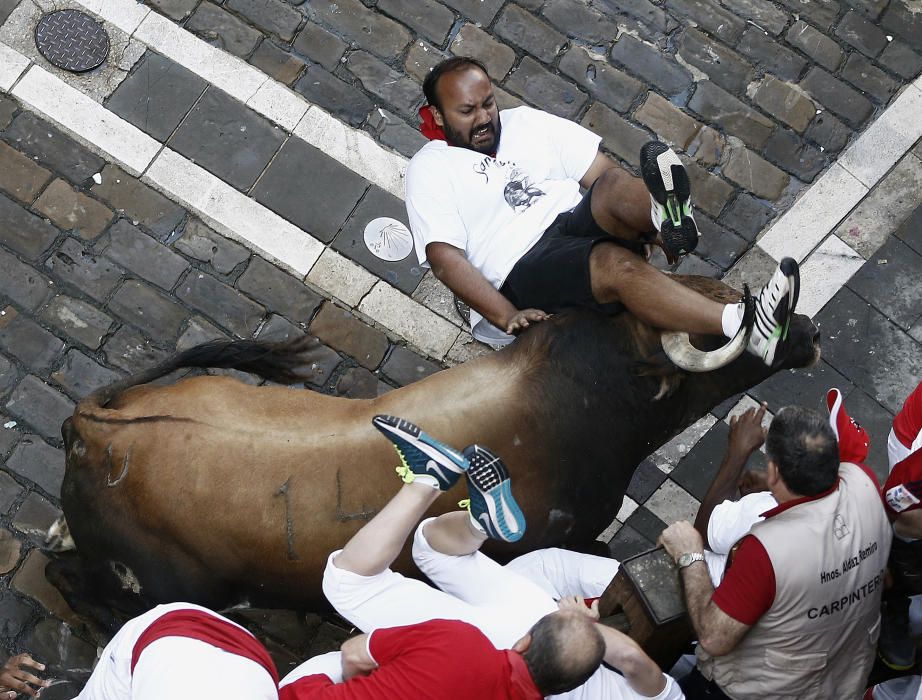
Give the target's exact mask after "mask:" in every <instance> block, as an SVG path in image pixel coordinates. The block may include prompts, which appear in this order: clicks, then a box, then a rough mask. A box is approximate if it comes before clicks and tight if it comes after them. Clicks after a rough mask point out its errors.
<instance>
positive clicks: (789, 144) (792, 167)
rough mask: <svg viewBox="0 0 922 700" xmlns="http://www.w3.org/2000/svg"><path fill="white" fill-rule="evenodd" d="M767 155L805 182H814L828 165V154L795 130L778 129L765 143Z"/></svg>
mask: <svg viewBox="0 0 922 700" xmlns="http://www.w3.org/2000/svg"><path fill="white" fill-rule="evenodd" d="M764 153H765V157H766V158H768V160H770V161H771V162H773V163H775V164H776V165H778V166H779V167H781V168H783V169H784V170H787V171H788V172H789V173H791V174H792V175H794V176H796V177H797V178H798V179H800V180H802V181H803V182H813V180H814V178H816V176H817V175H818V174H819V172H820V171H821V170H822V169H823V168H825V167H826V161H827V158H826V155H825V154H824V153H823V152H822V151H820V150H819V149H818V148H814V147H813V146H811V145H809V144H807V143H804V141H803V139H802V138H801V137H800V136H798V135H797V134H795V133H794V132H793V131H789V130H787V129H776V130H775V133H774V134H772V135H771V138H769V139H768V141H767V142H766V143H765V150H764Z"/></svg>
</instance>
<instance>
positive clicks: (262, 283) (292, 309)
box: [237, 256, 323, 324]
mask: <svg viewBox="0 0 922 700" xmlns="http://www.w3.org/2000/svg"><path fill="white" fill-rule="evenodd" d="M237 288H238V289H239V290H240V291H242V292H244V293H246V294H247V295H249V296H250V297H252V298H253V299H255V300H256V301H258V302H260V303H261V304H263V305H264V306H265V307H266V308H268V309H272V310H273V311H275V312H276V313H279V314H281V315H282V316H285V317H286V318H287V319H288V320H289V321H292V322H293V323H298V324H307V323H309V322H310V320H311V318H313V316H314V312H315V311H316V310H317V309H318V308H319V307H320V304H321V302H322V301H323V298H322V297H321V296H320V295H319V294H316V293H315V292H314V291H312V290H311V289H309V288H308V287H306V286H305V285H304V283H303V282H301V281H300V280H299V279H297V278H295V277H293V276H291V275H289V274H288V273H286V272H283V271H282V270H280V269H278V268H277V267H276V266H275V265H272V264H271V263H268V262H266V261H265V260H263V259H262V258H260V257H256V256H254V257H253V259H252V260H251V261H250V264H249V265H248V266H247V269H246V271H245V272H244V273H243V274H242V275H241V276H240V279H239V280H238V281H237Z"/></svg>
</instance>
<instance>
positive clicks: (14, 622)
mask: <svg viewBox="0 0 922 700" xmlns="http://www.w3.org/2000/svg"><path fill="white" fill-rule="evenodd" d="M34 615H35V613H34V612H33V610H32V606H31V605H29V604H28V603H27V602H26V601H24V600H23V599H22V598H20V597H19V596H16V595H13V594H12V593H10V592H8V591H4V592H3V594H2V595H0V636H2V637H4V638H6V639H13V638H15V637H18V636H19V634H20V633H21V632H22V630H23V629H24V628H25V627H26V625H28V624H29V622H31V620H32V617H33V616H34ZM45 692H47V691H45ZM44 694H45V693H44V692H43V693H42V695H44Z"/></svg>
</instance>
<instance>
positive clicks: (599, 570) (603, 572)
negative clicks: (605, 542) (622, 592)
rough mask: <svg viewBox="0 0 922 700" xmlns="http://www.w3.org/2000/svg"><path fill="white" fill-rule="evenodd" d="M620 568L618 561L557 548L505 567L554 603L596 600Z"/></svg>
mask: <svg viewBox="0 0 922 700" xmlns="http://www.w3.org/2000/svg"><path fill="white" fill-rule="evenodd" d="M620 566H621V562H619V561H618V560H617V559H610V558H608V557H597V556H595V555H593V554H582V553H581V552H571V551H570V550H569V549H559V548H557V547H548V548H547V549H539V550H536V551H534V552H529V553H528V554H523V555H522V556H520V557H516V558H515V559H513V560H512V561H511V562H509V563H508V564H506V568H507V569H509V570H510V571H515V572H516V573H517V574H519V575H521V576H524V577H525V578H527V579H528V580H529V581H531V582H532V583H534V584H536V585H538V586H540V587H541V588H542V589H543V590H544V591H545V592H547V593H548V594H549V595H550V596H552V597H553V598H554V599H556V600H560V599H561V598H563V597H564V596H568V595H578V596H582V597H583V598H598V597H599V596H601V595H602V593H604V592H605V589H606V588H607V587H608V584H609V583H611V581H612V579H613V578H614V577H615V574H617V573H618V568H619V567H620Z"/></svg>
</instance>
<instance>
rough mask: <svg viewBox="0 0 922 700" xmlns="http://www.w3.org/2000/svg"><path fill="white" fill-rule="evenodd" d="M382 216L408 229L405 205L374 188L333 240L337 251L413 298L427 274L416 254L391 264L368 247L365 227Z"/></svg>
mask: <svg viewBox="0 0 922 700" xmlns="http://www.w3.org/2000/svg"><path fill="white" fill-rule="evenodd" d="M382 216H384V217H388V218H392V219H397V220H398V221H401V222H403V224H404V225H405V226H408V222H407V210H406V206H405V205H404V203H403V202H402V201H401V200H399V199H397V198H396V197H395V196H394V195H392V194H390V193H389V192H385V191H384V190H382V189H381V188H380V187H378V186H376V185H372V186H371V188H370V189H369V190H368V193H367V194H366V195H365V197H364V199H362V202H361V203H360V204H359V205H358V206H357V207H356V208H355V211H353V212H352V214H351V216H350V217H349V219H348V220H347V221H346V223H345V225H344V226H343V230H342V231H341V232H340V233H339V234H338V235H337V236H336V238H335V239H334V240H333V247H334V248H335V249H336V250H338V251H339V252H341V253H342V254H343V255H345V256H346V257H348V258H350V259H352V260H354V261H356V262H357V263H359V264H360V265H362V266H363V267H365V268H366V269H368V270H370V271H371V272H373V273H375V275H377V276H378V277H380V278H382V279H384V280H387V281H388V282H389V283H390V284H392V285H394V286H395V287H397V288H398V289H400V290H401V291H403V292H405V293H407V294H412V293H413V292H414V291H415V290H416V288H417V287H418V286H419V283H420V281H421V280H422V278H423V275H424V274H426V270H425V268H423V267H420V265H419V264H418V260H417V258H416V254H415V253H414V252H413V251H410V254H409V255H408V256H407V257H405V258H404V259H403V260H398V261H397V262H388V261H386V260H381V259H380V258H379V257H377V256H376V255H375V254H374V253H372V252H371V251H370V250H369V249H368V246H367V245H365V226H366V225H367V224H368V222H370V221H372V220H373V219H377V218H378V217H382Z"/></svg>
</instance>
